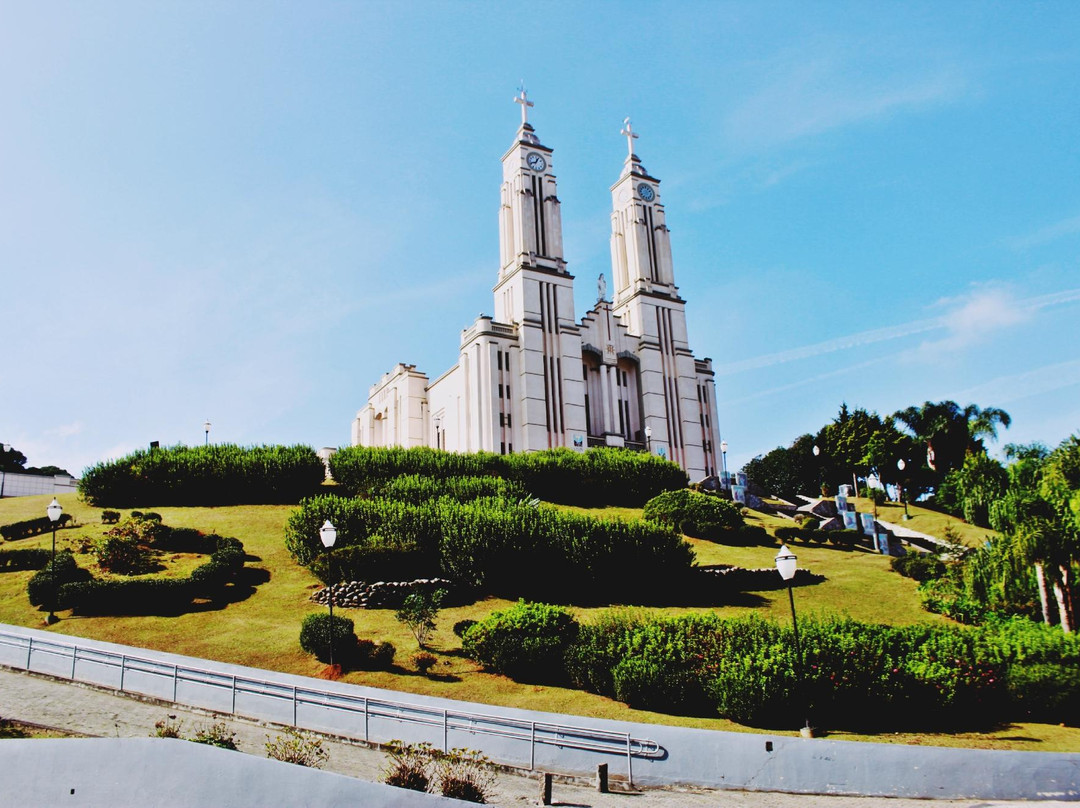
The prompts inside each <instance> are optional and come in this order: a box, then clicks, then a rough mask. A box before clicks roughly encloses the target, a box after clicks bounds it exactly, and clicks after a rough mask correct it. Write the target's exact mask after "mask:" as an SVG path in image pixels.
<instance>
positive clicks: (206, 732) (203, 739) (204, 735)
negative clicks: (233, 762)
mask: <svg viewBox="0 0 1080 808" xmlns="http://www.w3.org/2000/svg"><path fill="white" fill-rule="evenodd" d="M190 740H192V741H194V742H195V743H204V744H207V745H208V746H216V747H218V748H219V749H232V750H235V749H236V733H235V732H232V731H230V730H229V728H228V727H226V726H225V722H224V721H220V722H218V723H216V724H210V725H209V726H202V727H199V729H197V730H196V731H195V737H194V738H191V739H190Z"/></svg>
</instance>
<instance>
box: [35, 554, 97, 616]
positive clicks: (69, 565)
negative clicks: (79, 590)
mask: <svg viewBox="0 0 1080 808" xmlns="http://www.w3.org/2000/svg"><path fill="white" fill-rule="evenodd" d="M54 569H55V572H56V576H55V578H54V577H53V571H54ZM89 578H90V573H89V571H87V570H84V569H82V568H81V567H80V566H79V565H78V563H76V561H75V556H73V555H72V554H71V552H70V551H68V550H61V551H60V552H59V553H57V554H56V561H55V566H54V562H53V561H51V560H50V561H49V562H48V563H46V564H45V566H44V567H42V568H41V569H40V570H38V571H37V572H36V573H34V576H33V577H32V578H31V579H30V580H29V581H28V582H27V584H26V594H27V596H28V597H29V598H30V605H31V606H42V605H44V604H46V603H48V602H50V601H51V600H52V598H53V591H54V588H55V589H56V590H58V591H59V594H58V596H57V603H56V604H54V605H55V607H56V608H63V607H62V606H60V604H61V603H64V594H63V587H64V586H65V585H66V584H71V583H73V582H78V581H85V580H87V579H89Z"/></svg>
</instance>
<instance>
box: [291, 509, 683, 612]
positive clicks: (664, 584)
mask: <svg viewBox="0 0 1080 808" xmlns="http://www.w3.org/2000/svg"><path fill="white" fill-rule="evenodd" d="M326 519H329V520H330V521H331V522H332V523H333V524H334V526H335V527H336V528H337V531H338V540H337V541H338V545H339V546H340V547H341V548H342V549H341V550H335V553H334V556H333V561H335V562H336V560H337V559H338V558H340V559H341V560H342V568H345V567H346V565H349V564H355V566H353V567H351V569H353V570H354V572H356V573H357V577H358V578H360V579H363V580H370V578H371V576H370V575H365V574H363V570H362V569H361V567H362V565H363V563H364V562H365V561H368V560H372V561H373V562H374V563H375V564H377V565H379V566H378V568H379V569H380V570H385V569H386V568H387V566H389V565H390V564H392V563H395V562H393V561H392V560H391V559H393V557H394V555H395V554H401V558H400V559H398V560H399V561H400V562H401V563H403V564H404V563H405V562H404V560H403V559H405V558H408V559H409V562H408V563H415V564H416V567H415V568H414V569H413V570H412V574H411V575H408V576H406V577H408V578H416V577H431V576H432V573H437V574H438V575H440V576H442V577H446V578H449V579H451V580H453V581H455V582H456V583H458V584H461V585H464V586H468V587H473V588H475V589H478V590H480V591H484V592H488V593H492V594H502V595H508V596H512V597H518V596H529V595H534V596H535V595H539V596H546V597H550V593H551V592H552V591H558V592H560V593H566V594H567V595H568V596H569V597H572V598H579V597H580V596H582V595H585V594H586V593H587V596H588V597H589V598H590V599H592V600H593V601H596V602H599V601H603V600H606V599H628V600H632V601H633V602H638V603H642V602H644V603H649V602H657V601H659V600H662V599H663V598H664V597H665V596H666V595H668V594H669V593H670V592H671V591H673V590H677V589H678V587H679V585H680V584H682V583H684V582H685V576H686V575H687V574H688V573H689V572H690V570H691V568H692V565H693V561H694V555H693V551H692V550H691V548H690V546H689V544H687V543H686V542H685V541H684V540H683V539H682V538H681V537H680V536H678V534H676V533H675V532H674V531H672V530H671V529H669V528H665V527H663V526H661V525H656V524H653V523H649V522H644V521H636V522H621V521H613V520H599V519H594V518H591V517H588V516H582V515H579V514H574V513H566V512H563V511H560V510H557V509H555V508H550V507H544V506H540V507H536V506H534V505H532V504H529V503H522V502H518V501H509V500H505V499H498V498H494V499H478V500H474V501H472V502H464V503H462V502H455V501H453V500H451V499H447V498H443V499H440V500H438V501H436V502H427V503H423V504H420V505H410V504H407V503H402V502H394V501H390V500H384V499H373V500H363V499H345V498H342V497H335V496H322V497H315V498H313V499H309V500H305V501H304V502H302V503H301V506H300V508H299V509H298V510H296V511H294V512H293V513H292V515H291V516H290V517H289V522H288V524H287V526H286V529H285V544H286V546H287V548H288V549H289V551H290V552H291V553H292V555H293V557H294V558H295V559H296V560H297V561H298V562H300V563H301V564H304V565H307V566H312V567H313V568H314V569H315V570H316V571H318V572H320V573H321V574H323V575H325V576H327V577H329V573H330V572H331V570H330V569H329V567H330V565H331V561H327V562H325V563H324V562H319V563H315V562H316V559H318V558H319V557H320V556H321V555H323V554H324V553H325V550H324V548H323V547H322V544H321V542H320V541H319V535H318V531H319V527H320V526H321V525H322V524H323V522H324V521H325V520H326ZM389 537H392V538H389ZM351 547H359V548H362V549H360V550H356V551H346V550H345V549H344V548H351ZM336 569H337V566H336V563H335V564H334V570H335V571H336ZM334 577H337V576H336V575H335V576H334ZM388 577H395V578H396V577H400V576H388ZM579 602H580V601H579Z"/></svg>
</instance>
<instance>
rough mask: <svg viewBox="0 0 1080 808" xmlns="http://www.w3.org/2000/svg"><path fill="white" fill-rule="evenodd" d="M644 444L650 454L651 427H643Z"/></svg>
mask: <svg viewBox="0 0 1080 808" xmlns="http://www.w3.org/2000/svg"><path fill="white" fill-rule="evenodd" d="M645 446H646V447H647V448H648V450H649V454H652V427H651V426H647V427H645Z"/></svg>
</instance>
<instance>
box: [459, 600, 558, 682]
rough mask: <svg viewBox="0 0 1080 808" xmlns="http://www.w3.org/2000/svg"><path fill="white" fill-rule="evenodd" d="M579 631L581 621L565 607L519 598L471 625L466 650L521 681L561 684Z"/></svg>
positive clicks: (490, 667)
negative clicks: (569, 650) (568, 656)
mask: <svg viewBox="0 0 1080 808" xmlns="http://www.w3.org/2000/svg"><path fill="white" fill-rule="evenodd" d="M577 633H578V622H577V621H576V620H575V619H574V617H573V615H571V614H570V613H569V612H568V611H566V610H565V609H562V608H560V607H558V606H548V605H546V604H543V603H526V602H525V601H518V602H517V603H516V604H515V605H513V606H511V607H510V608H509V609H505V610H503V611H499V612H493V613H492V614H491V615H490V616H489V617H488V618H487V619H486V620H483V621H481V622H479V623H477V624H476V625H474V626H471V627H470V628H469V629H468V630H467V631H466V632H465V636H464V638H463V639H464V642H463V643H462V650H463V651H464V652H465V655H466V656H468V657H469V658H471V659H474V660H476V661H477V662H479V663H481V664H482V665H483V666H484V667H486V668H488V669H489V670H493V671H495V672H496V673H501V674H504V675H505V676H509V677H511V678H512V679H516V680H517V681H521V682H545V683H557V682H562V681H563V680H565V678H566V674H565V666H564V663H563V657H564V655H565V653H566V649H567V648H568V647H569V646H570V645H571V644H572V643H573V642H574V640H575V638H576V637H577Z"/></svg>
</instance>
